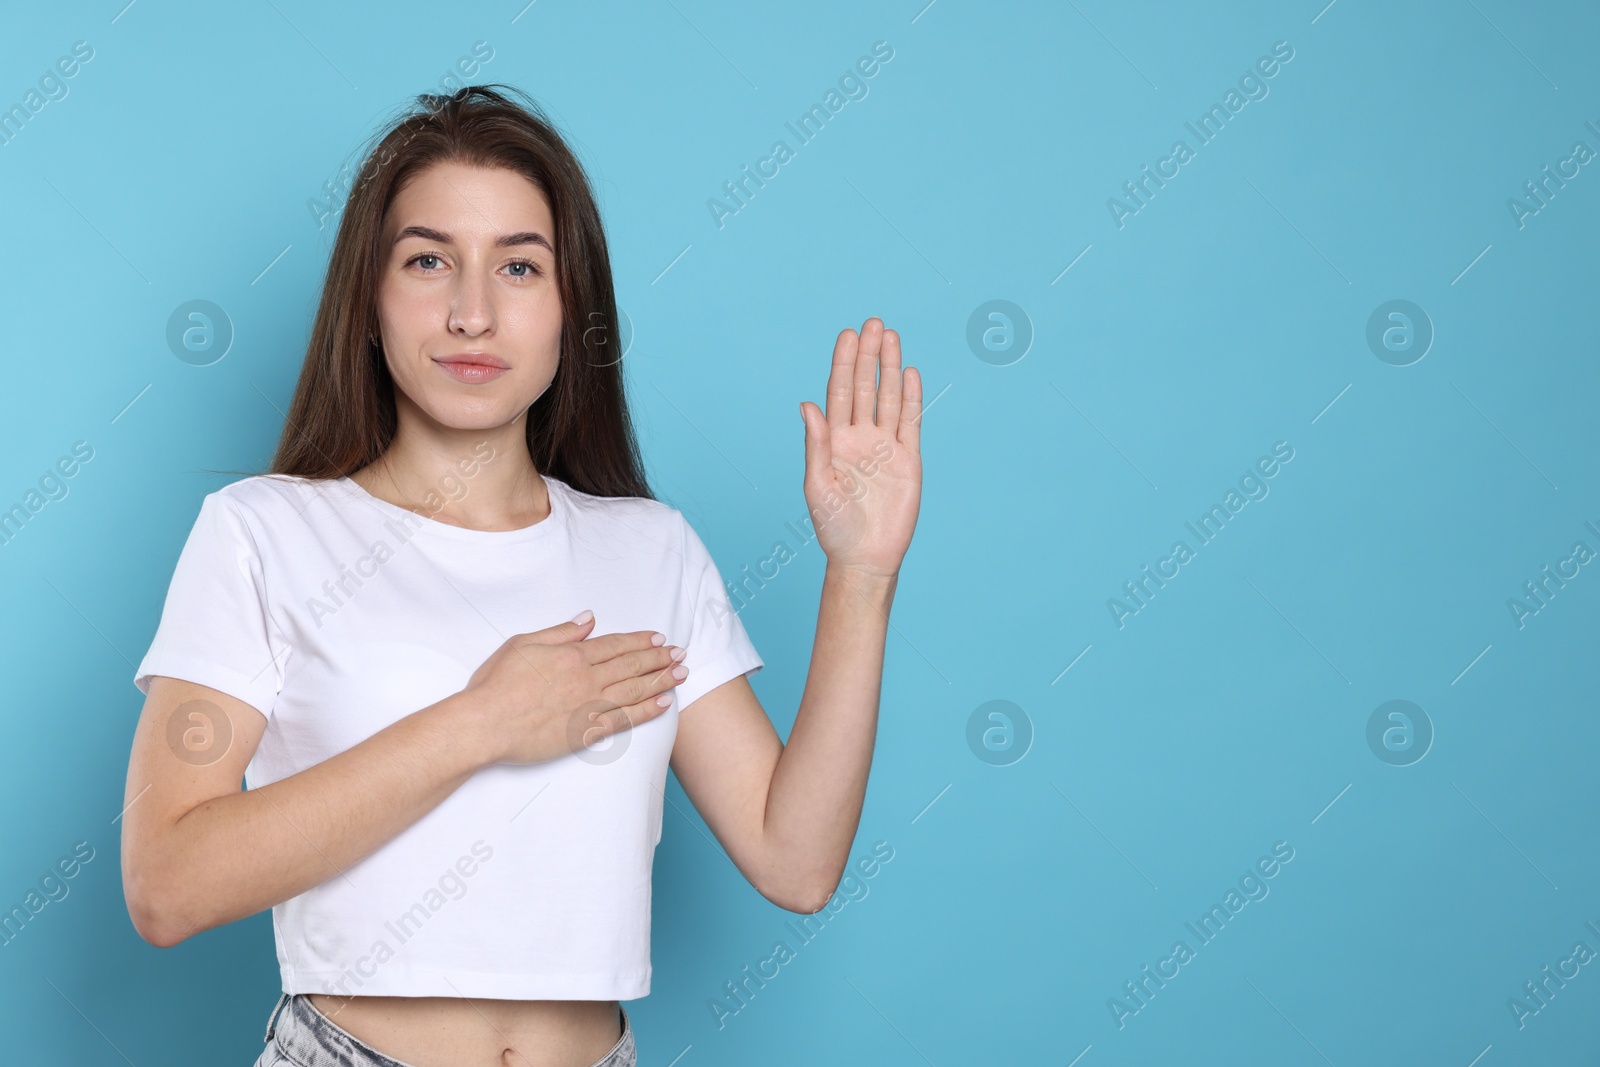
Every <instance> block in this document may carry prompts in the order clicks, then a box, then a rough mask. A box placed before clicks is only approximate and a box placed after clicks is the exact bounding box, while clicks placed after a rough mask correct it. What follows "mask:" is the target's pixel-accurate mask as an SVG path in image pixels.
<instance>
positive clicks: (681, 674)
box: [672, 667, 689, 682]
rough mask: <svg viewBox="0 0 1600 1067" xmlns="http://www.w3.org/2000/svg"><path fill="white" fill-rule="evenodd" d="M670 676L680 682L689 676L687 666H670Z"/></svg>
mask: <svg viewBox="0 0 1600 1067" xmlns="http://www.w3.org/2000/svg"><path fill="white" fill-rule="evenodd" d="M672 676H673V677H674V678H676V679H677V680H678V681H680V682H681V681H683V680H684V679H685V678H687V677H689V668H687V667H674V668H672Z"/></svg>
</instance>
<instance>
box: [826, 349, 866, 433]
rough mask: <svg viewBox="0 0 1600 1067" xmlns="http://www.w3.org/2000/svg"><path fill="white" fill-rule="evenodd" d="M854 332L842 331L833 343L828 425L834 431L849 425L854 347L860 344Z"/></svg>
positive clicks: (829, 374)
mask: <svg viewBox="0 0 1600 1067" xmlns="http://www.w3.org/2000/svg"><path fill="white" fill-rule="evenodd" d="M860 340H861V339H860V338H859V337H857V336H856V332H855V331H854V330H844V331H842V332H841V333H840V334H839V338H838V340H836V341H834V342H833V367H832V368H831V369H830V370H829V371H828V399H827V403H828V410H827V416H828V425H829V426H830V427H833V428H834V429H837V428H839V427H840V426H849V425H850V400H851V395H850V390H851V377H852V375H854V373H855V368H856V347H857V346H858V345H859V343H860Z"/></svg>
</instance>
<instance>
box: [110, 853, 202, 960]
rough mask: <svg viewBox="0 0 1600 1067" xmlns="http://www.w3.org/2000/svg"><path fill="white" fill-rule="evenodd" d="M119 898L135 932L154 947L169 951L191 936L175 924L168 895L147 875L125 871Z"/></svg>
mask: <svg viewBox="0 0 1600 1067" xmlns="http://www.w3.org/2000/svg"><path fill="white" fill-rule="evenodd" d="M122 895H123V900H124V902H125V903H126V904H127V906H128V918H129V919H130V920H132V922H133V928H134V930H135V932H137V933H138V935H139V936H140V937H141V938H143V939H144V940H145V941H146V942H148V943H149V944H151V945H154V946H155V947H156V948H171V947H173V946H174V945H177V944H179V943H181V942H183V941H185V940H187V939H188V938H189V936H190V934H192V933H193V930H191V929H189V928H187V927H186V926H185V925H184V924H183V923H181V922H179V921H178V918H177V915H176V909H175V908H174V907H173V905H172V898H171V894H170V893H167V892H164V891H163V890H162V889H161V888H160V886H159V884H158V883H157V880H156V879H153V878H151V877H150V876H149V875H148V874H139V873H136V872H134V871H132V870H126V869H125V870H124V871H123V878H122Z"/></svg>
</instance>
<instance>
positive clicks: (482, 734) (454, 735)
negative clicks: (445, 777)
mask: <svg viewBox="0 0 1600 1067" xmlns="http://www.w3.org/2000/svg"><path fill="white" fill-rule="evenodd" d="M424 710H425V712H426V713H428V715H429V718H430V721H431V722H432V724H433V725H434V726H435V727H436V728H437V729H438V730H439V732H440V735H441V736H440V743H441V744H442V745H443V746H444V749H445V750H446V751H449V752H452V753H455V754H456V755H457V756H458V761H459V763H460V764H461V769H462V770H463V771H466V772H468V773H473V772H476V771H479V770H481V769H482V768H484V767H489V766H492V765H494V764H496V763H499V762H500V760H501V753H500V750H499V748H498V747H497V743H498V735H497V734H496V732H495V731H494V730H493V728H492V724H491V723H490V721H489V716H487V715H485V714H483V708H482V705H481V703H480V702H479V701H478V700H476V699H474V697H473V695H472V694H471V693H470V692H468V691H467V690H462V691H461V692H459V693H452V694H451V695H450V696H447V697H445V698H444V699H443V700H441V701H439V702H438V703H437V704H431V705H429V706H428V707H427V708H426V709H424Z"/></svg>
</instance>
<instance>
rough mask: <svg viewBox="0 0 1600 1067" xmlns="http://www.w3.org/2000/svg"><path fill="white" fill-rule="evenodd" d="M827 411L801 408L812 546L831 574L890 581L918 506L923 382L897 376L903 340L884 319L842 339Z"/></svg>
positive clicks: (912, 373)
mask: <svg viewBox="0 0 1600 1067" xmlns="http://www.w3.org/2000/svg"><path fill="white" fill-rule="evenodd" d="M880 370H881V374H880ZM880 377H881V381H880V380H879V379H880ZM827 404H828V410H827V412H826V414H824V413H823V411H822V410H821V409H819V408H818V407H817V405H815V404H813V403H811V402H810V401H801V403H800V417H801V418H802V419H803V420H804V421H805V427H806V474H805V482H804V486H803V488H804V491H805V497H806V505H807V507H808V508H809V509H810V511H811V518H812V521H813V522H814V523H815V524H816V528H817V541H818V543H819V544H820V545H821V546H822V551H823V552H824V553H826V554H827V557H828V563H829V564H830V565H831V566H838V567H848V568H850V569H853V570H858V571H860V572H862V573H865V574H873V575H880V576H884V577H893V576H894V575H897V574H898V573H899V571H900V562H901V560H902V559H904V558H905V554H906V550H907V549H908V548H909V547H910V546H911V533H912V531H913V530H914V529H915V528H916V525H917V511H918V509H919V508H920V506H921V503H922V437H921V423H922V376H921V374H920V373H918V371H917V369H916V368H915V367H907V368H905V371H904V372H903V373H902V371H901V369H900V335H899V334H897V333H896V332H895V331H893V330H886V329H884V326H883V320H882V319H880V318H877V317H873V318H870V319H868V320H867V321H866V322H865V323H864V324H863V325H862V327H861V333H860V334H859V335H857V334H856V331H854V330H845V331H844V332H842V333H841V334H839V339H838V340H837V341H836V342H834V346H833V369H832V371H831V372H830V373H829V375H828V396H827Z"/></svg>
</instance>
